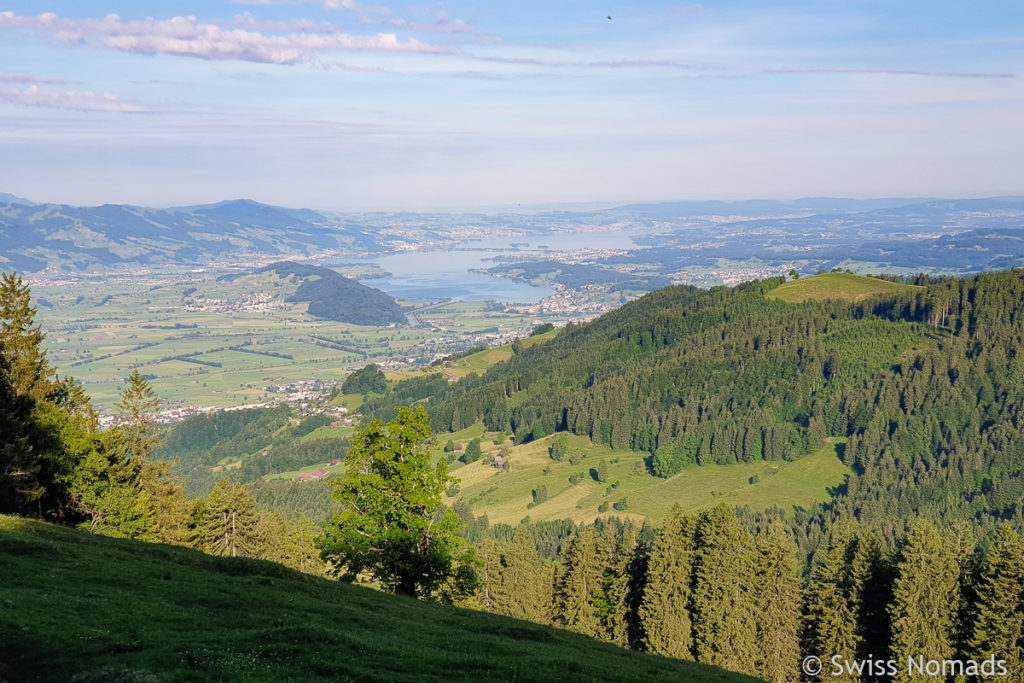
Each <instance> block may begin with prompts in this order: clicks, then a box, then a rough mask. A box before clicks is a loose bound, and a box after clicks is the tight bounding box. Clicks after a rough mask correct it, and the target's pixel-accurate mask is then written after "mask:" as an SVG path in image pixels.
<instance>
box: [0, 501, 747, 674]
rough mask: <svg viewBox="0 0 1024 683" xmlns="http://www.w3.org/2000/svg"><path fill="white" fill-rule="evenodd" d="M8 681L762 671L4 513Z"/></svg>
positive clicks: (1, 602) (1, 538) (0, 526)
mask: <svg viewBox="0 0 1024 683" xmlns="http://www.w3.org/2000/svg"><path fill="white" fill-rule="evenodd" d="M0 576H3V577H4V580H3V582H2V584H0V606H2V609H0V680H10V681H34V680H69V679H74V680H76V681H112V680H117V681H160V680H168V681H172V680H245V681H264V680H266V681H285V680H290V681H303V680H314V679H333V680H389V681H427V680H438V681H440V680H444V681H449V680H472V681H484V680H496V681H497V680H500V681H511V680H537V679H556V680H565V681H593V680H604V681H658V680H664V681H697V680H699V681H708V682H709V683H714V682H716V681H720V682H722V683H727V682H730V681H752V680H754V679H752V678H748V677H745V676H741V675H738V674H732V673H727V672H724V671H721V670H719V669H715V668H712V667H708V666H704V665H699V664H693V663H689V662H682V661H678V660H670V659H663V658H660V657H654V656H648V655H643V654H639V653H636V652H631V651H628V650H624V649H621V648H618V647H615V646H613V645H610V644H605V643H599V642H597V641H594V640H591V639H589V638H586V637H583V636H580V635H577V634H574V633H570V632H568V631H561V630H557V629H553V628H549V627H544V626H537V625H534V624H531V623H527V622H522V621H517V620H514V619H507V618H503V617H498V616H494V615H490V614H486V613H483V612H475V611H469V610H462V609H457V608H453V607H446V606H443V605H438V604H431V603H425V602H418V601H414V600H410V599H407V598H402V597H395V596H390V595H385V594H383V593H379V592H376V591H374V590H370V589H367V588H361V587H353V586H348V585H343V584H337V583H334V582H331V581H326V580H323V579H316V578H312V577H309V576H305V575H302V574H298V573H296V572H293V571H291V570H288V569H285V568H284V567H281V566H280V565H276V564H273V563H270V562H262V561H257V560H248V559H241V558H238V559H232V558H217V557H212V556H209V555H204V554H202V553H199V552H196V551H193V550H187V549H183V548H177V547H172V546H163V545H155V544H146V543H140V542H137V541H128V540H117V539H109V538H104V537H100V536H93V535H90V534H87V533H84V532H81V531H75V530H72V529H68V528H63V527H57V526H53V525H50V524H45V523H41V522H35V521H29V520H25V519H21V518H17V517H8V516H0Z"/></svg>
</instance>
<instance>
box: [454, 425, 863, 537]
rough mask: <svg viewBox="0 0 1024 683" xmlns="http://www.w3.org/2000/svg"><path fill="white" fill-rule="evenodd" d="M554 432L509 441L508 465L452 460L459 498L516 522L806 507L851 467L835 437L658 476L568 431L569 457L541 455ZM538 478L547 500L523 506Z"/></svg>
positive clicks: (466, 435)
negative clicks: (821, 444)
mask: <svg viewBox="0 0 1024 683" xmlns="http://www.w3.org/2000/svg"><path fill="white" fill-rule="evenodd" d="M481 434H483V426H482V425H477V426H476V427H475V428H471V429H470V430H464V431H463V432H460V433H457V434H455V435H452V436H451V437H449V436H448V435H438V436H437V437H436V438H437V440H438V441H439V442H441V443H444V442H445V441H446V440H447V439H448V438H453V440H454V441H455V442H456V443H465V442H468V441H469V440H470V439H471V438H473V437H475V436H478V435H481ZM558 436H559V435H552V436H549V437H547V438H545V439H541V440H539V441H536V442H533V443H528V444H523V445H520V446H516V447H514V448H513V449H512V455H511V457H510V463H511V464H510V471H509V472H502V471H499V470H498V469H496V468H495V467H493V466H491V465H485V464H483V460H481V461H479V462H476V463H471V464H468V465H459V464H458V463H455V465H456V466H455V467H453V469H452V474H453V476H455V477H456V478H457V479H459V480H460V482H461V483H460V491H459V494H458V498H459V499H461V500H464V501H466V502H468V503H469V504H470V505H471V506H472V509H473V512H474V513H475V514H477V515H479V514H482V513H484V512H486V513H487V517H488V519H489V520H490V522H491V523H495V522H505V523H508V524H518V523H519V522H520V521H521V520H522V519H523V518H524V517H526V516H527V515H529V517H530V519H531V520H534V521H540V520H550V519H565V518H571V519H574V520H576V521H579V522H589V521H592V520H594V519H595V518H597V517H598V516H601V515H602V514H604V515H616V516H619V517H623V516H629V517H634V518H637V519H641V518H646V519H650V520H652V521H653V522H655V523H658V522H660V521H661V520H662V519H664V518H665V516H666V515H667V514H668V512H669V510H670V509H671V508H672V506H673V505H674V504H675V503H679V504H680V505H682V507H683V509H684V510H686V511H687V512H691V511H695V510H700V509H703V508H708V507H713V506H714V505H717V504H719V503H728V504H729V505H740V506H742V505H748V506H750V507H751V509H754V510H764V509H767V508H769V507H772V506H775V505H777V506H779V507H783V508H787V507H791V506H801V507H810V506H811V505H813V504H815V503H818V502H823V501H827V500H829V498H830V497H831V496H830V494H829V489H831V488H835V487H837V486H839V485H840V484H842V483H843V482H844V481H845V480H846V477H847V476H848V475H849V474H850V471H849V470H848V469H847V468H846V466H845V465H843V464H842V462H840V460H839V459H838V457H836V448H837V447H840V446H841V444H842V440H836V439H832V440H830V443H829V444H828V445H827V446H826V447H825V448H823V449H822V450H821V451H819V452H817V453H814V454H812V455H808V456H806V457H803V458H800V459H798V460H794V461H792V462H784V461H783V462H766V461H763V460H762V461H758V462H753V463H741V464H736V465H705V466H703V467H697V466H692V467H688V468H686V469H685V470H683V472H681V473H680V474H678V475H676V476H674V477H672V478H670V479H660V478H658V477H654V476H652V475H651V474H649V473H648V472H647V469H646V467H645V464H644V458H645V456H646V454H645V453H638V452H634V451H620V450H612V449H610V448H607V447H605V446H600V445H595V444H593V443H591V442H590V440H589V439H587V438H585V437H581V436H575V435H569V436H568V441H569V454H570V456H572V458H573V459H574V460H575V463H572V462H569V460H568V459H563V460H562V461H560V462H555V461H553V460H552V459H551V458H550V457H549V456H548V446H549V445H550V443H551V442H552V440H553V439H555V438H557V437H558ZM501 437H502V435H499V434H490V433H488V434H486V435H484V439H483V441H482V443H481V446H482V450H483V452H484V455H485V456H486V455H494V454H496V453H497V452H498V450H499V449H500V446H499V445H495V444H494V443H493V441H494V440H495V439H496V438H501ZM507 443H508V444H511V442H507ZM485 459H486V458H485ZM602 460H604V461H605V462H606V463H607V470H608V476H607V480H606V481H605V482H603V483H602V482H598V481H596V479H595V477H594V474H593V473H592V472H591V470H595V471H596V469H597V468H598V464H599V463H600V462H601V461H602ZM574 474H576V475H582V478H581V480H580V481H579V482H578V483H575V484H573V483H570V481H569V477H570V475H574ZM752 482H753V483H752ZM542 484H543V485H544V486H545V487H546V488H547V493H548V499H547V501H546V502H544V503H541V504H539V505H534V506H530V504H531V503H532V501H533V496H532V493H531V492H532V491H533V490H534V489H535V488H537V487H538V486H540V485H542ZM622 499H626V501H627V506H626V508H625V509H623V510H616V509H615V508H614V507H613V504H614V503H615V502H617V501H621V500H622ZM605 502H607V503H608V505H609V508H608V510H607V511H605V512H604V513H602V512H600V511H599V510H598V508H599V506H600V505H601V504H602V503H605Z"/></svg>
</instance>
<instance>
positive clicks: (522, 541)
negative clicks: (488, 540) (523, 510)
mask: <svg viewBox="0 0 1024 683" xmlns="http://www.w3.org/2000/svg"><path fill="white" fill-rule="evenodd" d="M501 586H502V594H503V595H504V596H508V598H510V600H509V601H508V603H507V606H506V607H505V608H504V609H503V610H502V611H500V612H499V613H500V614H505V615H507V616H510V617H515V618H516V619H526V620H527V621H532V622H535V623H538V624H546V623H548V622H549V621H550V605H551V582H550V581H549V580H548V572H547V571H546V570H545V568H544V565H543V564H541V561H540V557H539V556H538V555H537V547H536V546H535V545H534V543H533V536H532V535H531V534H530V532H529V531H528V530H526V529H525V528H523V527H520V528H519V529H517V530H516V532H515V534H514V535H513V536H512V542H511V543H509V544H507V545H506V546H505V547H504V555H503V557H502V581H501Z"/></svg>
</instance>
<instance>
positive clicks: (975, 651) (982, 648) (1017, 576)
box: [970, 523, 1024, 680]
mask: <svg viewBox="0 0 1024 683" xmlns="http://www.w3.org/2000/svg"><path fill="white" fill-rule="evenodd" d="M977 593H978V599H977V602H976V615H975V618H974V632H973V634H972V635H971V642H970V650H971V653H972V656H973V657H974V658H975V659H977V660H979V661H980V660H982V659H986V658H988V657H989V656H990V655H995V656H996V659H1003V660H1005V661H1006V668H1007V670H1008V671H1009V674H1008V680H1024V539H1021V536H1020V534H1018V533H1017V532H1016V531H1014V530H1013V528H1012V527H1011V526H1010V525H1009V524H1006V523H1004V524H1002V525H1001V526H1000V527H999V530H998V532H997V535H996V540H995V543H994V544H993V546H992V549H991V550H989V553H988V556H987V557H986V558H985V564H984V565H983V567H982V573H981V580H980V581H979V584H978V588H977Z"/></svg>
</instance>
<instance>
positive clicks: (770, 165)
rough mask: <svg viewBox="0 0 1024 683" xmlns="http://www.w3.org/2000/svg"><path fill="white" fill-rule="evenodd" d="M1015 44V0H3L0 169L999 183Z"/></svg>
mask: <svg viewBox="0 0 1024 683" xmlns="http://www.w3.org/2000/svg"><path fill="white" fill-rule="evenodd" d="M608 17H611V18H610V19H609V18H608ZM1022 67H1024V3H1020V2H1016V1H1013V2H1009V1H1008V2H985V1H983V0H982V1H979V2H975V3H963V2H943V1H939V2H928V3H925V2H916V1H899V2H892V1H891V0H888V1H885V2H832V1H830V0H815V1H813V2H786V3H765V2H713V1H711V2H705V3H701V4H685V3H682V4H674V3H661V2H625V1H624V0H604V1H597V0H589V1H575V2H554V1H551V0H548V1H546V2H532V1H528V2H501V3H498V2H487V3H473V2H388V1H387V0H383V4H381V3H376V2H371V1H370V0H367V1H366V2H364V1H363V0H247V1H243V0H236V1H230V0H225V1H223V2H218V1H215V0H210V1H205V2H190V1H188V0H182V1H178V2H173V3H171V2H145V1H140V0H131V1H129V0H125V1H123V2H91V1H87V0H84V1H65V2H46V1H42V2H41V1H39V0H34V1H32V2H8V3H6V4H2V3H0V161H2V163H0V192H13V193H15V194H19V195H22V196H26V197H28V198H30V199H33V200H36V201H56V202H67V203H75V204H98V203H104V202H117V203H135V204H144V205H153V206H168V205H176V204H194V203H200V202H208V201H217V200H220V199H226V198H236V197H251V198H254V199H257V200H260V201H265V202H268V203H276V204H282V205H288V206H309V207H313V208H323V209H336V210H398V209H435V208H461V207H485V206H496V205H505V206H509V205H511V206H514V205H517V204H523V205H530V204H541V203H572V202H615V201H634V200H678V199H748V198H779V199H787V198H797V197H802V196H815V195H831V196H850V197H879V196H957V197H966V196H994V195H1006V194H1024V187H1022V177H1024V176H1022V174H1021V172H1020V168H1021V159H1022V158H1024V68H1022Z"/></svg>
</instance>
